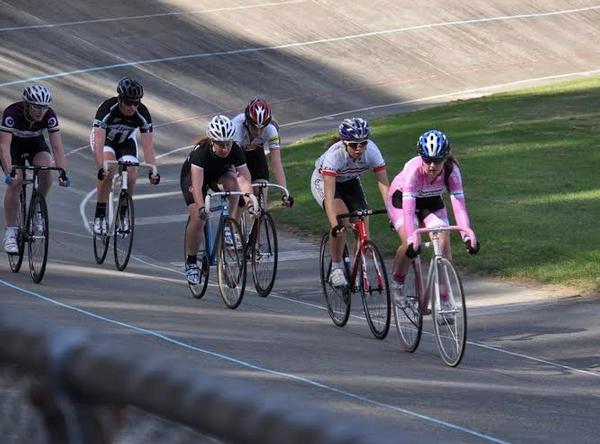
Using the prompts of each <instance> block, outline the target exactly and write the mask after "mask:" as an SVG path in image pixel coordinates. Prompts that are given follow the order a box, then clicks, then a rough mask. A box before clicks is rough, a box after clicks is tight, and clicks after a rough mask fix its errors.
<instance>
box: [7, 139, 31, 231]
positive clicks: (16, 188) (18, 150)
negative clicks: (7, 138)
mask: <svg viewBox="0 0 600 444" xmlns="http://www.w3.org/2000/svg"><path fill="white" fill-rule="evenodd" d="M28 156H30V153H29V150H28V149H27V147H26V146H24V147H17V146H15V143H14V139H13V143H12V144H11V146H10V158H11V162H12V164H13V165H20V166H24V165H25V158H26V157H28ZM29 158H31V157H29ZM5 173H8V171H5ZM15 173H16V174H15V178H14V180H13V181H12V183H11V184H10V185H8V186H7V187H6V192H5V193H4V221H5V224H6V225H5V226H6V227H15V226H16V224H17V212H18V210H19V195H20V193H21V185H22V184H23V171H22V170H16V171H15Z"/></svg>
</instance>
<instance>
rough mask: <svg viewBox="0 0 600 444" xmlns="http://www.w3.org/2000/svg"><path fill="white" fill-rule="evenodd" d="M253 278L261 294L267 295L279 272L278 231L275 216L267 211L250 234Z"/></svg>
mask: <svg viewBox="0 0 600 444" xmlns="http://www.w3.org/2000/svg"><path fill="white" fill-rule="evenodd" d="M248 248H250V250H251V251H250V260H251V264H252V278H253V280H254V287H255V288H256V292H257V293H258V295H259V296H262V297H266V296H267V295H268V294H269V293H270V292H271V290H272V289H273V285H274V284H275V276H276V274H277V254H278V250H277V232H276V231H275V223H274V222H273V218H272V217H271V215H270V214H269V213H267V212H263V213H261V214H260V216H259V219H258V221H257V222H256V223H255V224H254V225H253V229H252V234H251V235H250V242H249V245H248Z"/></svg>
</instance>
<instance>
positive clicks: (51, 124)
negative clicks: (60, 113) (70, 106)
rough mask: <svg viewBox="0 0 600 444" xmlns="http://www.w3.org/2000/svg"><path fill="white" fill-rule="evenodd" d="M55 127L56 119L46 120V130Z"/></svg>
mask: <svg viewBox="0 0 600 444" xmlns="http://www.w3.org/2000/svg"><path fill="white" fill-rule="evenodd" d="M57 125H58V121H57V120H56V117H50V118H49V119H48V128H54V127H55V126H57Z"/></svg>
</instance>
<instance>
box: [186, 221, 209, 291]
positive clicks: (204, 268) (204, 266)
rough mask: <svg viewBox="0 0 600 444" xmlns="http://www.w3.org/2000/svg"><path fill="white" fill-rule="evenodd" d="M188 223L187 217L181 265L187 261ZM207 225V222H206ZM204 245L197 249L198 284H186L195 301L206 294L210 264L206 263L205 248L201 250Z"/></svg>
mask: <svg viewBox="0 0 600 444" xmlns="http://www.w3.org/2000/svg"><path fill="white" fill-rule="evenodd" d="M189 223H190V218H189V216H188V218H187V221H186V223H185V231H184V232H183V263H184V264H185V261H186V260H187V251H186V248H185V246H186V245H187V241H186V240H187V227H188V224H189ZM207 223H208V222H207ZM204 245H205V243H204V241H202V243H201V244H200V247H199V248H198V254H197V257H198V258H200V283H199V284H198V285H194V284H190V283H189V282H188V287H189V289H190V292H191V293H192V296H193V297H194V298H195V299H201V298H202V296H204V293H206V288H207V287H208V275H209V272H210V264H209V263H208V256H207V254H206V248H203V246H204Z"/></svg>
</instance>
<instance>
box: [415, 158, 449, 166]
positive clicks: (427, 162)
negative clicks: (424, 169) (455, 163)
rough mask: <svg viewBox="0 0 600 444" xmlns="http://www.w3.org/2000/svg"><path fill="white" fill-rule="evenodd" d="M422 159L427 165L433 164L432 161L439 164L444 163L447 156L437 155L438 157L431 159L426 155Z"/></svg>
mask: <svg viewBox="0 0 600 444" xmlns="http://www.w3.org/2000/svg"><path fill="white" fill-rule="evenodd" d="M421 159H423V162H424V163H425V164H427V165H431V164H432V163H435V164H436V165H439V164H440V163H443V162H444V160H446V158H445V157H436V158H431V159H428V158H426V157H421Z"/></svg>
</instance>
